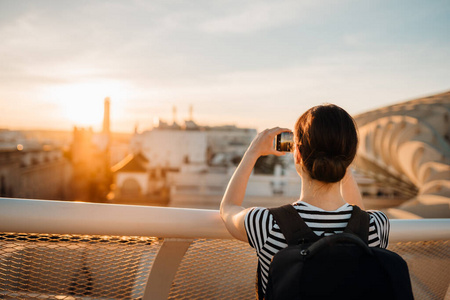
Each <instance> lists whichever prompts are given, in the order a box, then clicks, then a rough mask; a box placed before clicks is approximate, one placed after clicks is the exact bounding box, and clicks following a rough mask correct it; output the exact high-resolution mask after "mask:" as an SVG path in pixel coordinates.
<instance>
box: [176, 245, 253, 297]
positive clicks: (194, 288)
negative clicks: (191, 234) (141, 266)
mask: <svg viewBox="0 0 450 300" xmlns="http://www.w3.org/2000/svg"><path fill="white" fill-rule="evenodd" d="M256 266H257V260H256V255H255V253H254V250H253V248H251V247H250V246H248V245H247V244H245V243H242V242H238V241H235V240H196V241H194V242H193V243H192V244H191V246H190V247H189V249H188V251H187V252H186V254H185V256H184V258H183V260H182V262H181V264H180V267H179V268H178V272H177V274H176V276H175V280H174V282H173V285H172V288H171V290H170V294H169V299H255V278H256V273H255V272H256V271H255V270H256Z"/></svg>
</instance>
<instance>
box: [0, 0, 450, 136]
mask: <svg viewBox="0 0 450 300" xmlns="http://www.w3.org/2000/svg"><path fill="white" fill-rule="evenodd" d="M449 33H450V1H448V0H445V1H433V0H429V1H423V0H419V1H417V0H408V1H405V0H398V1H384V0H383V1H377V0H374V1H360V0H355V1H353V0H340V1H333V0H324V1H322V0H312V1H290V0H288V1H283V0H282V1H252V0H250V1H242V0H239V1H238V0H215V1H195V0H194V1H171V0H164V1H159V0H153V1H143V0H142V1H140V0H130V1H102V0H97V1H65V0H63V1H16V0H0V41H1V42H0V128H9V129H32V128H34V129H38V128H39V129H60V130H72V128H73V126H80V127H89V126H91V127H93V129H94V130H100V129H101V124H102V117H103V101H104V98H105V97H110V99H111V128H112V130H113V131H119V132H133V131H134V129H135V126H137V128H138V130H145V129H149V128H151V127H152V126H153V125H154V124H155V122H156V121H157V120H158V119H161V120H165V121H167V122H169V123H171V122H172V121H173V107H174V106H175V107H176V118H175V119H176V121H177V122H178V123H180V124H182V123H183V121H184V120H185V119H187V118H188V117H189V108H190V107H191V106H192V108H193V119H194V121H196V122H197V123H199V124H200V125H224V124H233V125H236V126H239V127H251V128H256V129H258V130H263V129H264V128H268V127H274V126H280V127H288V128H292V127H293V125H294V123H295V121H296V119H297V118H298V117H299V116H300V115H301V114H302V113H303V112H304V111H305V110H307V109H308V108H309V107H311V106H314V105H318V104H322V103H335V104H337V105H340V106H342V107H343V108H344V109H346V110H347V111H348V112H349V113H350V114H353V115H356V114H359V113H363V112H366V111H370V110H373V109H376V108H380V107H383V106H386V105H391V104H394V103H397V102H403V101H407V100H411V99H415V98H419V97H423V96H428V95H432V94H436V93H440V92H445V91H448V90H450V80H449V79H450V38H449V37H450V34H449Z"/></svg>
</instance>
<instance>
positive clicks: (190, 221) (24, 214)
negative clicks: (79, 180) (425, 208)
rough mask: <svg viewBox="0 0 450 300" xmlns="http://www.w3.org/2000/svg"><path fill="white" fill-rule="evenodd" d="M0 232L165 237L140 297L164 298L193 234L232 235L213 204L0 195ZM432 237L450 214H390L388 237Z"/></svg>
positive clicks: (447, 227) (441, 235)
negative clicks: (211, 207) (394, 216)
mask: <svg viewBox="0 0 450 300" xmlns="http://www.w3.org/2000/svg"><path fill="white" fill-rule="evenodd" d="M0 232H10V233H33V234H62V235H64V234H71V235H96V236H97V235H98V236H103V235H104V236H142V237H158V238H163V239H164V242H163V244H162V245H161V247H160V248H159V250H158V252H157V255H156V257H155V259H154V261H153V262H152V266H151V269H150V273H149V275H148V279H147V284H146V288H145V292H144V296H143V299H167V298H168V296H169V293H170V289H171V287H172V286H173V285H172V282H173V281H174V278H175V274H176V273H177V270H178V268H179V266H180V263H181V261H182V260H183V257H184V256H185V253H186V252H187V250H188V248H189V247H190V245H191V244H192V243H193V241H194V240H195V239H215V240H230V241H232V240H233V238H232V237H231V235H230V234H229V233H228V232H227V230H226V228H225V226H224V224H223V222H222V220H221V218H220V215H219V212H218V211H216V210H204V209H185V208H168V207H151V206H131V205H113V204H98V203H81V202H65V201H47V200H29V199H10V198H0ZM436 240H447V241H448V240H450V219H419V220H417V219H416V220H391V233H390V243H398V242H418V241H436ZM233 245H234V244H233ZM233 247H234V246H233ZM0 250H1V247H0ZM0 254H1V252H0ZM0 258H1V257H0ZM61 299H64V298H61Z"/></svg>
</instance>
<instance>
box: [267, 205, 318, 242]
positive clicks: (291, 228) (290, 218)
mask: <svg viewBox="0 0 450 300" xmlns="http://www.w3.org/2000/svg"><path fill="white" fill-rule="evenodd" d="M269 212H270V213H271V214H272V216H273V218H274V219H275V221H276V222H277V224H278V226H280V230H281V232H282V233H283V235H284V237H285V238H286V242H287V244H288V245H289V246H292V245H297V244H298V243H299V240H300V239H303V240H307V241H310V242H313V241H315V240H317V238H318V237H317V235H316V234H315V233H314V231H312V229H311V228H309V227H308V225H306V223H305V221H303V219H302V218H301V217H300V215H299V214H298V212H297V210H296V209H295V208H294V207H293V206H292V205H290V204H287V205H283V206H280V207H275V208H269Z"/></svg>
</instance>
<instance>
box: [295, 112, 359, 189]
mask: <svg viewBox="0 0 450 300" xmlns="http://www.w3.org/2000/svg"><path fill="white" fill-rule="evenodd" d="M294 134H295V136H296V142H297V147H298V150H299V152H300V155H301V159H302V163H303V168H304V170H306V171H307V172H308V174H309V176H310V177H311V178H312V179H315V180H319V181H323V182H327V183H333V182H338V181H340V180H341V179H342V178H343V177H344V175H345V171H346V170H347V167H348V166H349V165H350V164H351V163H352V161H353V159H354V158H355V155H356V151H357V148H358V134H357V132H356V125H355V121H354V120H353V118H352V117H351V116H350V115H349V114H348V113H347V112H346V111H345V110H343V109H342V108H340V107H339V106H336V105H333V104H325V105H319V106H315V107H312V108H310V109H309V110H308V111H306V112H305V113H304V114H303V115H301V116H300V118H299V119H298V120H297V123H296V124H295V132H294Z"/></svg>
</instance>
